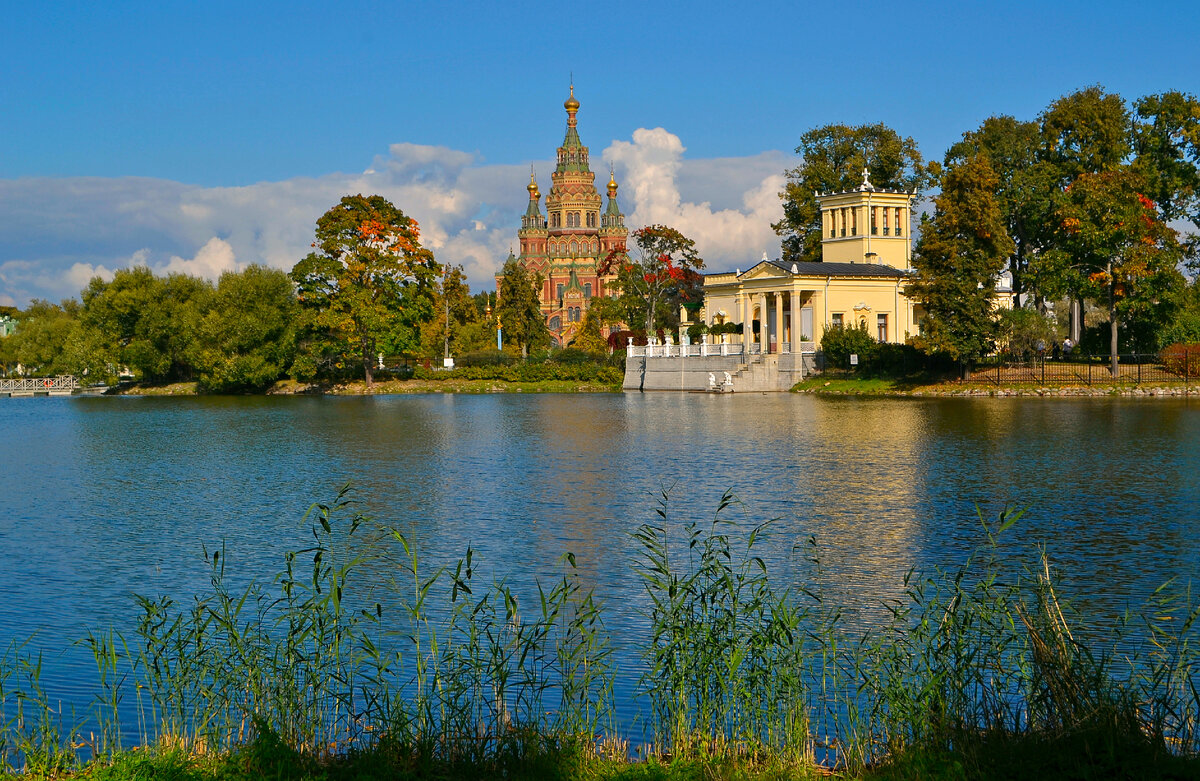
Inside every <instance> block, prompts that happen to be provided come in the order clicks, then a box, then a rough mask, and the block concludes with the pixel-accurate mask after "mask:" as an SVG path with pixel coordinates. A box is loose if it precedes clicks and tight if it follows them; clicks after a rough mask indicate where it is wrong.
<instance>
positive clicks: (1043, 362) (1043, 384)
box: [1042, 355, 1046, 388]
mask: <svg viewBox="0 0 1200 781" xmlns="http://www.w3.org/2000/svg"><path fill="white" fill-rule="evenodd" d="M1042 387H1043V388H1044V387H1046V356H1044V355H1043V356H1042Z"/></svg>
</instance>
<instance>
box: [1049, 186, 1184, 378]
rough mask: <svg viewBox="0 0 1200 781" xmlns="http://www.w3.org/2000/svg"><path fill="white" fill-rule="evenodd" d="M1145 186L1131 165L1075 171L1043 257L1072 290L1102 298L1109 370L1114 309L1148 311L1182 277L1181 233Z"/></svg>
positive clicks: (1134, 313) (1114, 345) (1135, 313)
mask: <svg viewBox="0 0 1200 781" xmlns="http://www.w3.org/2000/svg"><path fill="white" fill-rule="evenodd" d="M1145 186H1146V183H1145V180H1144V179H1142V177H1141V176H1140V175H1138V174H1137V173H1136V172H1135V171H1134V170H1132V169H1131V168H1129V167H1122V168H1119V169H1117V170H1112V171H1104V172H1101V173H1097V174H1084V175H1082V176H1080V177H1079V178H1078V179H1076V180H1075V181H1074V182H1073V183H1072V184H1071V186H1070V187H1069V188H1068V189H1067V191H1066V192H1065V193H1064V194H1063V198H1062V200H1061V203H1060V204H1059V207H1058V209H1057V211H1056V216H1057V224H1058V231H1059V234H1060V237H1061V240H1060V241H1059V243H1058V246H1057V247H1056V249H1055V250H1053V251H1051V252H1048V253H1047V257H1046V259H1047V262H1048V264H1053V265H1054V266H1055V267H1056V271H1057V274H1056V277H1057V278H1058V279H1060V280H1061V281H1062V284H1064V285H1065V286H1066V287H1067V289H1068V291H1069V292H1071V293H1073V294H1075V295H1078V296H1080V297H1084V298H1095V299H1097V300H1102V301H1103V300H1106V301H1107V304H1108V316H1109V356H1110V360H1111V364H1112V366H1111V370H1112V374H1113V376H1114V377H1115V376H1117V371H1118V367H1117V353H1118V341H1117V336H1118V334H1117V326H1118V316H1119V315H1121V316H1126V317H1130V318H1133V319H1138V318H1142V319H1145V318H1147V317H1152V316H1153V315H1154V313H1155V311H1156V310H1157V309H1159V308H1160V307H1162V306H1165V305H1166V304H1165V302H1166V301H1168V300H1169V299H1170V298H1171V294H1172V293H1173V292H1174V291H1176V290H1178V289H1179V287H1180V286H1181V285H1182V284H1183V276H1182V275H1181V274H1180V273H1179V271H1178V269H1177V268H1176V265H1177V263H1178V261H1179V259H1180V256H1181V253H1180V247H1179V242H1178V236H1177V235H1176V233H1175V231H1174V230H1173V229H1172V228H1171V227H1170V226H1168V225H1167V224H1166V223H1165V222H1164V221H1163V219H1162V217H1161V215H1160V214H1159V211H1158V207H1157V205H1156V204H1155V203H1154V202H1153V201H1152V200H1150V199H1149V198H1147V197H1146V196H1145V195H1144V194H1143V193H1142V190H1143V189H1145Z"/></svg>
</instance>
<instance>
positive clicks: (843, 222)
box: [842, 209, 846, 236]
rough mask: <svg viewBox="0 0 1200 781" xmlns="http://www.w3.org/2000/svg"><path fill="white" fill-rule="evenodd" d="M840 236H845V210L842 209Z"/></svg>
mask: <svg viewBox="0 0 1200 781" xmlns="http://www.w3.org/2000/svg"><path fill="white" fill-rule="evenodd" d="M842 235H843V236H845V235H846V210H845V209H842Z"/></svg>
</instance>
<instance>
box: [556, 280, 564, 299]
mask: <svg viewBox="0 0 1200 781" xmlns="http://www.w3.org/2000/svg"><path fill="white" fill-rule="evenodd" d="M564 288H566V285H564V284H562V283H561V282H560V283H559V284H558V297H559V298H560V299H561V298H562V297H563V289H564Z"/></svg>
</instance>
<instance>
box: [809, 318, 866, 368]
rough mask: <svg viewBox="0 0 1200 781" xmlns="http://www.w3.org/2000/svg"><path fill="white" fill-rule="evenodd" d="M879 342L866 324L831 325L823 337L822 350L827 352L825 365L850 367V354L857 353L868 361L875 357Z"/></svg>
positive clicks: (859, 357)
mask: <svg viewBox="0 0 1200 781" xmlns="http://www.w3.org/2000/svg"><path fill="white" fill-rule="evenodd" d="M878 348H879V342H877V341H875V337H873V336H871V334H870V332H868V331H867V327H866V326H865V325H861V326H844V325H829V326H826V327H825V334H824V335H823V336H822V337H821V352H823V353H824V354H825V365H826V366H827V367H835V368H838V369H849V368H851V367H850V356H851V355H857V356H858V359H859V361H862V362H866V361H869V360H870V359H871V358H872V357H874V355H875V352H876V350H878Z"/></svg>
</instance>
